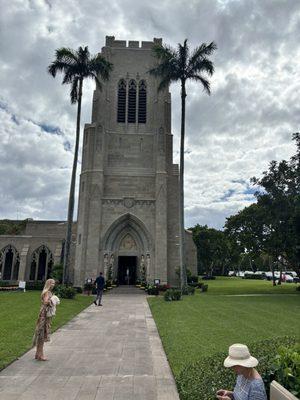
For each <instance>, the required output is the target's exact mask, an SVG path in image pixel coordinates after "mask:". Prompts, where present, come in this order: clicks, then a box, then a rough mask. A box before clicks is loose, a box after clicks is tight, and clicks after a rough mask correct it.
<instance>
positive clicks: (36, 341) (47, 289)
mask: <svg viewBox="0 0 300 400" xmlns="http://www.w3.org/2000/svg"><path fill="white" fill-rule="evenodd" d="M54 286H55V280H54V279H47V280H46V282H45V286H44V289H43V291H42V294H41V301H42V304H41V308H40V313H39V317H38V320H37V323H36V327H35V333H34V337H33V345H34V346H36V353H35V359H36V360H38V361H46V360H47V358H45V356H44V343H45V342H49V340H50V338H49V336H50V328H51V319H52V316H53V312H52V308H53V304H52V301H51V298H52V296H53V295H52V290H53V288H54Z"/></svg>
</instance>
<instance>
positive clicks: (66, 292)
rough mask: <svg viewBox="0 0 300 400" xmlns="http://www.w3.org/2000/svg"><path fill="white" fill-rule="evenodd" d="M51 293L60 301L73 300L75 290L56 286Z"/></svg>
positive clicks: (71, 287)
mask: <svg viewBox="0 0 300 400" xmlns="http://www.w3.org/2000/svg"><path fill="white" fill-rule="evenodd" d="M53 293H54V294H56V295H57V296H58V297H60V298H61V299H74V297H75V296H76V294H77V290H76V289H75V288H74V287H73V286H65V285H56V286H55V287H54V289H53Z"/></svg>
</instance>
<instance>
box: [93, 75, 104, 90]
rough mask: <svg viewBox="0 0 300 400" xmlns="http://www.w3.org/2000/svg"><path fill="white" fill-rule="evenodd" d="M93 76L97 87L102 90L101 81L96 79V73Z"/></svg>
mask: <svg viewBox="0 0 300 400" xmlns="http://www.w3.org/2000/svg"><path fill="white" fill-rule="evenodd" d="M94 78H95V82H96V86H97V89H98V90H100V92H101V91H102V83H101V82H100V80H99V79H98V77H97V75H95V76H94Z"/></svg>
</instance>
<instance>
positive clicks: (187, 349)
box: [149, 278, 300, 376]
mask: <svg viewBox="0 0 300 400" xmlns="http://www.w3.org/2000/svg"><path fill="white" fill-rule="evenodd" d="M240 284H241V285H242V286H238V285H240ZM256 285H257V287H256ZM258 288H259V289H258ZM277 289H279V290H278V291H277ZM273 291H274V292H275V294H272V295H269V296H249V297H246V296H245V297H243V296H236V297H235V296H233V297H231V296H227V295H224V294H223V295H222V294H221V293H226V294H235V293H238V294H241V293H255V292H256V293H257V292H260V293H263V292H273ZM285 291H286V293H292V295H284V294H277V293H282V292H285ZM297 293H298V294H297ZM149 304H150V307H151V311H152V314H153V317H154V319H155V322H156V324H157V327H158V330H159V333H160V336H161V339H162V342H163V345H164V349H165V351H166V353H167V357H168V359H169V361H170V365H171V368H172V370H173V372H174V374H175V376H178V374H179V372H180V370H181V369H182V367H183V366H184V365H186V364H188V363H190V362H193V361H197V360H199V359H200V358H202V357H204V356H209V355H212V354H213V353H216V352H218V351H227V349H228V346H229V345H231V344H232V343H246V344H247V343H251V342H254V341H256V340H262V339H267V338H271V337H276V336H284V335H296V336H300V318H299V315H300V295H299V292H296V291H295V285H289V284H285V285H282V287H275V288H272V286H271V284H270V282H257V281H251V282H249V281H245V280H240V281H239V282H237V280H236V279H234V278H233V279H230V280H229V279H228V278H227V279H220V278H217V279H216V281H213V282H209V291H208V292H207V293H199V292H198V291H197V293H196V294H195V295H194V296H184V300H183V301H178V302H170V303H169V302H165V301H164V300H163V298H162V297H157V298H149Z"/></svg>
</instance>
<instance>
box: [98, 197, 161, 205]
mask: <svg viewBox="0 0 300 400" xmlns="http://www.w3.org/2000/svg"><path fill="white" fill-rule="evenodd" d="M102 204H111V205H123V206H124V207H126V208H132V207H134V206H139V207H151V206H154V205H155V200H153V199H134V198H132V197H124V198H123V199H102Z"/></svg>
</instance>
